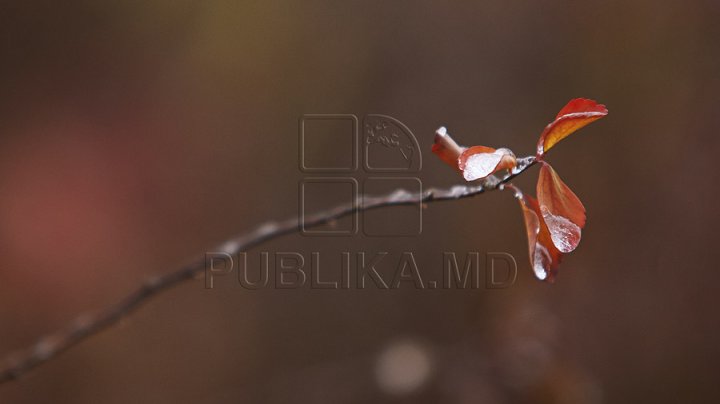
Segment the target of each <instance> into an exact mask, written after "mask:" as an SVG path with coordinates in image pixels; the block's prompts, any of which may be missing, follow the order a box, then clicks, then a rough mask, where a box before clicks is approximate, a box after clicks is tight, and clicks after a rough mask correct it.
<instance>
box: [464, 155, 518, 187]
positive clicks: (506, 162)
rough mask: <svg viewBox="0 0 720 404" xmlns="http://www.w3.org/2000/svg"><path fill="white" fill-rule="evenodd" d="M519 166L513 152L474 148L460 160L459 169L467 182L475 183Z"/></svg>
mask: <svg viewBox="0 0 720 404" xmlns="http://www.w3.org/2000/svg"><path fill="white" fill-rule="evenodd" d="M515 165H517V160H516V159H515V155H514V154H513V152H512V151H510V150H509V149H505V148H500V149H497V150H495V149H493V148H492V147H485V146H473V147H470V148H469V149H466V150H465V151H464V152H463V153H462V154H461V155H460V158H459V159H458V167H459V168H460V171H462V173H463V177H464V178H465V180H466V181H475V180H479V179H481V178H485V177H487V176H488V175H490V174H493V173H495V172H497V171H500V170H504V169H511V168H513V167H515Z"/></svg>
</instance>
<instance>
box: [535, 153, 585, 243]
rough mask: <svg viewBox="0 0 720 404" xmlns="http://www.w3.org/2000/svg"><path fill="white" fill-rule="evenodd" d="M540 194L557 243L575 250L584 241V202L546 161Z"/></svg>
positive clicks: (544, 211) (553, 237) (551, 235)
mask: <svg viewBox="0 0 720 404" xmlns="http://www.w3.org/2000/svg"><path fill="white" fill-rule="evenodd" d="M537 196H538V201H539V203H540V213H541V215H542V218H543V220H544V221H545V223H546V225H547V227H548V230H549V231H550V237H551V239H552V242H553V244H555V247H557V249H558V250H560V251H561V252H563V253H569V252H571V251H572V250H574V249H575V248H576V247H577V246H578V244H579V243H580V236H581V230H582V228H583V227H585V207H584V206H583V204H582V202H580V199H578V197H577V196H576V195H575V193H573V191H571V190H570V188H568V186H567V185H565V183H564V182H563V181H562V180H561V179H560V176H558V175H557V173H556V172H555V170H553V168H552V167H551V166H550V164H547V163H545V162H543V164H542V167H541V168H540V176H539V177H538V182H537Z"/></svg>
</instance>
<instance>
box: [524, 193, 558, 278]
mask: <svg viewBox="0 0 720 404" xmlns="http://www.w3.org/2000/svg"><path fill="white" fill-rule="evenodd" d="M513 188H514V189H515V197H516V198H517V199H518V201H520V207H521V208H522V211H523V218H524V219H525V229H526V230H527V237H528V253H529V257H530V266H532V269H533V272H534V273H535V277H536V278H538V279H540V280H541V281H548V282H553V281H554V280H555V274H556V273H557V267H558V265H560V261H561V260H562V253H561V252H560V250H558V249H557V248H556V247H555V244H553V242H552V238H551V236H550V231H549V230H548V227H547V225H546V224H545V221H544V220H542V216H541V214H540V206H539V204H538V201H537V200H535V198H533V197H531V196H530V195H523V193H522V192H520V190H518V189H517V188H515V187H513Z"/></svg>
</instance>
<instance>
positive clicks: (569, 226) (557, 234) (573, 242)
mask: <svg viewBox="0 0 720 404" xmlns="http://www.w3.org/2000/svg"><path fill="white" fill-rule="evenodd" d="M540 209H541V210H542V215H543V219H544V220H545V224H546V225H547V227H548V230H549V231H550V237H551V238H552V242H553V244H555V247H557V249H558V250H560V252H562V253H569V252H571V251H572V250H574V249H575V248H577V246H578V244H580V235H581V230H580V227H579V226H578V225H576V224H575V223H573V222H571V221H570V219H568V218H566V217H562V216H556V215H553V214H552V213H550V211H548V210H547V208H545V207H544V206H542V207H541V208H540Z"/></svg>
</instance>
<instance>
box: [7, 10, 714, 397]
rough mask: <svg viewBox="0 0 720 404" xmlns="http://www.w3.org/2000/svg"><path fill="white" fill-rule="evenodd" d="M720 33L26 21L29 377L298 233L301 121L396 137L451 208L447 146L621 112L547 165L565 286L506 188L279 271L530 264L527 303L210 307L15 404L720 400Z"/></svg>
mask: <svg viewBox="0 0 720 404" xmlns="http://www.w3.org/2000/svg"><path fill="white" fill-rule="evenodd" d="M719 18H720V3H718V2H717V1H711V0H707V1H697V0H696V1H679V0H677V1H673V0H662V1H644V0H643V1H631V2H629V1H602V2H574V1H499V0H498V1H483V2H460V3H458V4H446V3H443V2H342V3H341V2H338V3H330V2H320V1H307V2H302V3H300V2H289V1H285V2H275V1H265V2H256V3H246V2H238V1H230V0H224V1H223V0H207V1H189V0H172V1H171V0H143V1H134V0H133V1H123V2H100V1H90V0H86V1H66V2H54V1H2V2H0V39H1V42H0V52H1V55H2V56H1V59H0V133H1V134H2V135H1V137H0V257H2V262H3V265H2V268H1V269H0V324H1V326H0V350H1V353H2V356H3V357H4V355H6V354H10V353H12V352H14V351H15V350H17V349H21V348H24V347H27V346H29V345H30V344H31V343H33V342H34V341H35V340H36V338H38V337H39V336H41V335H44V334H46V333H49V332H52V331H55V330H57V329H58V328H60V327H63V326H64V325H66V324H67V323H68V322H70V321H72V320H73V319H74V318H75V317H76V316H77V315H78V314H80V313H83V312H91V311H94V310H97V309H101V308H103V307H106V306H107V305H109V304H111V303H113V302H116V301H117V300H119V299H120V298H121V297H122V296H124V295H125V294H126V293H128V292H129V291H130V290H132V289H133V288H135V287H136V285H138V284H139V283H141V282H142V281H143V280H145V279H146V278H148V277H150V276H152V275H153V274H157V273H163V272H167V271H171V270H173V269H174V268H176V267H178V266H179V265H181V264H182V263H184V262H185V261H186V260H188V259H189V258H190V257H192V256H194V255H196V254H197V253H201V252H203V251H205V249H207V248H210V247H211V246H213V245H215V244H216V243H218V242H220V241H222V240H223V239H225V238H227V237H228V236H230V235H233V234H236V233H242V232H243V231H247V230H250V229H252V228H254V226H256V225H258V224H260V223H262V222H263V221H265V220H267V219H271V218H274V219H283V218H287V217H292V216H294V215H295V214H297V211H298V202H297V201H298V199H297V190H298V181H299V180H300V179H302V176H301V173H299V171H298V165H297V156H298V142H297V139H298V118H299V117H300V116H302V115H303V114H306V113H353V114H358V115H359V116H362V115H364V114H368V113H381V114H386V115H391V116H393V117H395V118H397V119H399V120H401V121H402V122H404V123H405V124H406V125H407V126H408V127H409V128H410V129H411V130H412V131H413V132H414V133H415V135H416V136H417V138H418V140H419V141H420V143H421V147H422V148H423V153H424V156H423V157H424V167H423V170H422V172H421V173H420V175H419V177H420V178H421V180H422V182H423V184H424V185H425V186H448V185H452V184H454V183H458V182H459V180H460V178H459V177H457V175H456V174H454V173H453V172H452V171H451V170H449V169H448V168H447V167H445V166H444V165H443V164H442V163H441V162H440V161H439V160H437V159H436V158H434V156H432V155H431V154H430V153H429V147H430V143H431V141H432V134H433V132H434V130H435V129H436V128H437V127H438V126H440V125H447V126H448V128H449V129H450V131H451V133H453V134H454V136H456V138H457V139H458V141H460V142H462V143H465V144H484V145H490V146H496V147H497V146H507V147H510V148H512V149H513V150H514V151H515V152H516V153H517V154H519V155H527V154H530V153H532V152H533V150H534V145H535V141H536V139H537V136H538V135H539V133H540V131H541V130H542V128H543V127H544V125H546V124H547V123H548V122H549V121H550V120H551V118H552V117H554V115H555V114H556V113H557V111H558V110H559V109H560V108H561V107H562V106H563V105H564V104H565V103H566V102H567V101H568V100H569V99H571V98H575V97H589V98H593V99H597V100H599V101H601V102H603V103H605V104H606V105H607V106H608V108H609V109H610V115H609V116H608V117H607V118H605V119H603V120H601V121H599V122H597V123H594V124H592V125H590V126H589V127H587V128H585V129H583V130H582V131H581V132H578V133H577V134H576V135H574V136H572V137H571V138H568V139H567V140H566V141H564V142H562V143H561V144H560V145H558V146H557V147H556V148H555V149H553V151H552V152H551V153H550V155H549V157H548V159H549V160H550V161H551V162H552V163H553V166H554V167H555V168H556V169H557V171H558V172H559V173H560V175H561V176H562V177H563V179H564V180H565V182H566V183H568V184H569V185H570V186H571V187H572V188H573V190H574V191H575V192H576V193H577V194H578V195H579V196H580V198H581V199H582V200H583V202H584V204H585V206H586V208H587V211H588V225H587V227H586V230H585V232H584V234H583V242H582V243H581V245H580V248H579V249H578V250H577V251H576V252H574V253H573V254H571V255H569V256H568V257H567V258H566V260H565V262H564V263H563V265H562V266H561V268H560V274H559V277H558V281H557V283H556V284H554V285H549V284H545V283H542V282H539V281H536V280H535V279H534V278H533V276H532V273H531V270H530V268H529V264H528V263H527V245H526V240H525V232H524V229H523V223H522V219H521V214H520V210H519V208H518V206H517V203H516V202H514V201H513V199H512V197H511V195H509V194H508V193H501V192H494V193H490V194H487V195H483V196H480V197H477V198H473V199H466V200H462V201H456V202H448V203H438V204H432V205H430V206H428V208H427V209H425V210H424V212H423V214H424V222H423V226H424V229H423V234H422V235H421V236H418V237H415V238H403V239H399V238H398V239H392V238H391V239H377V238H368V237H363V236H361V235H358V236H356V237H352V238H322V239H317V238H308V237H300V236H296V235H293V236H288V237H284V238H282V239H279V240H277V241H274V242H272V243H269V244H267V245H265V246H263V249H264V250H266V251H271V252H273V251H299V252H302V253H303V254H309V252H311V251H321V252H322V253H323V254H327V255H328V257H330V258H329V260H336V261H337V262H338V263H339V259H338V258H337V257H338V255H337V254H339V253H338V251H343V250H349V251H368V253H369V254H372V253H373V252H376V251H380V250H385V251H390V252H392V253H394V254H396V255H395V257H396V258H397V254H399V252H402V251H413V252H414V253H415V254H416V255H415V256H416V259H417V260H418V266H419V269H420V271H421V273H422V274H423V275H425V276H427V277H431V276H433V275H432V274H437V273H438V270H439V268H440V267H441V265H442V260H441V254H442V252H443V251H457V252H458V253H459V254H464V252H466V251H479V252H481V253H485V252H491V251H505V252H508V253H511V254H513V255H514V256H515V257H516V258H517V260H518V265H519V274H518V280H517V283H516V284H515V285H514V286H513V287H511V288H508V289H502V290H486V289H484V288H483V289H480V290H434V291H432V290H415V289H414V288H412V287H408V288H401V289H399V290H390V291H386V290H377V289H376V288H374V287H370V288H368V289H366V290H349V291H343V290H340V291H334V290H309V289H308V288H301V289H297V290H273V289H266V290H260V291H248V290H245V289H243V288H241V287H240V285H239V284H238V283H237V281H235V280H234V279H235V278H234V277H227V278H224V279H218V282H217V287H216V288H215V289H213V290H205V289H204V287H203V286H204V285H203V281H202V280H198V281H195V282H189V283H186V284H184V285H182V286H180V287H178V288H175V289H172V290H171V291H169V292H167V293H164V294H162V295H161V296H159V297H158V298H156V299H154V300H152V301H151V302H150V303H149V304H147V305H146V306H144V307H143V308H142V309H141V310H140V311H138V312H137V313H136V314H134V315H133V316H131V317H130V318H129V319H127V320H125V321H123V322H122V323H121V324H118V325H117V326H115V327H113V328H111V329H110V330H108V331H105V332H103V333H101V334H100V335H97V336H95V337H93V338H91V339H89V340H88V341H86V342H85V343H83V344H82V345H80V346H78V347H75V348H73V349H72V350H70V351H69V352H67V353H65V354H63V355H62V356H61V357H59V358H57V359H56V360H53V361H51V362H50V363H48V364H46V365H43V366H42V367H40V368H38V369H37V370H36V371H33V372H32V373H30V374H28V375H27V376H26V377H23V378H22V379H21V380H19V381H16V382H12V383H10V384H7V385H3V386H0V402H2V403H46V402H53V403H127V402H152V403H196V402H209V403H236V402H248V403H255V402H258V403H281V402H299V403H320V402H325V403H365V402H380V403H396V402H397V403H410V402H413V403H437V402H443V403H524V402H533V403H574V404H580V403H593V404H595V403H638V402H655V403H660V402H667V403H675V402H708V403H710V402H718V400H719V399H720V387H719V386H718V379H719V378H720V364H719V362H720V346H719V345H718V336H719V333H720V322H718V315H717V313H716V312H715V310H716V308H717V307H718V303H720V298H718V292H717V284H718V282H719V281H720V271H718V269H717V262H718V259H720V253H719V250H718V247H717V246H716V242H717V240H718V237H717V235H716V234H717V233H716V232H717V227H718V225H720V223H719V221H718V214H717V211H716V205H717V196H718V190H717V186H718V178H717V177H718V175H717V173H718V169H717V167H716V165H717V163H716V162H715V159H716V158H717V157H716V156H717V154H718V153H717V152H718V143H719V141H718V136H717V132H718V130H720V119H719V117H720V114H719V113H717V111H716V109H717V105H718V103H717V97H718V94H719V92H720V81H719V79H718V78H719V76H718V72H720V47H719V45H718V41H717V39H718V38H720V28H719V26H718V23H717V21H718V19H719ZM332 151H333V150H332V148H331V147H330V146H328V150H327V153H332ZM536 170H537V169H533V170H531V171H530V172H528V173H526V174H524V175H523V176H522V177H521V178H519V179H518V180H517V182H516V183H517V184H518V185H520V186H522V187H523V188H524V189H526V190H532V187H533V181H534V180H535V178H536V175H537V171H536ZM333 254H335V255H333Z"/></svg>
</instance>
